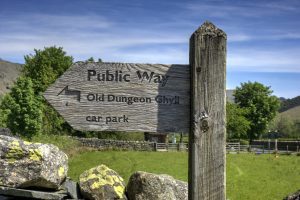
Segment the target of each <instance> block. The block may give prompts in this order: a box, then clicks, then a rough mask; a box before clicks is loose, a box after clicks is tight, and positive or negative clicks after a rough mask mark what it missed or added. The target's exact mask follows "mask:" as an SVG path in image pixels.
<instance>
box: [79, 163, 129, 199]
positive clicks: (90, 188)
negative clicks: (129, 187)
mask: <svg viewBox="0 0 300 200" xmlns="http://www.w3.org/2000/svg"><path fill="white" fill-rule="evenodd" d="M79 186H80V190H81V195H82V196H83V197H84V198H85V199H96V200H116V199H127V198H126V196H125V183H124V180H123V178H122V177H121V176H119V174H118V173H117V172H115V171H114V170H112V169H110V168H108V167H107V166H105V165H99V166H97V167H94V168H92V169H89V170H87V171H85V172H83V173H82V174H81V175H80V177H79Z"/></svg>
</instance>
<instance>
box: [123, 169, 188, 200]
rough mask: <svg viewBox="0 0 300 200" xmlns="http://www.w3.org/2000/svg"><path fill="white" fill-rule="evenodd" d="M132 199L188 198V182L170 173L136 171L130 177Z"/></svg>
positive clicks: (129, 196)
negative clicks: (177, 178)
mask: <svg viewBox="0 0 300 200" xmlns="http://www.w3.org/2000/svg"><path fill="white" fill-rule="evenodd" d="M127 195H128V199H130V200H153V199H155V200H187V199H188V184H187V183H186V182H183V181H179V180H176V179H174V178H173V177H172V176H169V175H164V174H162V175H157V174H152V173H147V172H135V173H134V174H133V175H131V177H130V178H129V182H128V185H127Z"/></svg>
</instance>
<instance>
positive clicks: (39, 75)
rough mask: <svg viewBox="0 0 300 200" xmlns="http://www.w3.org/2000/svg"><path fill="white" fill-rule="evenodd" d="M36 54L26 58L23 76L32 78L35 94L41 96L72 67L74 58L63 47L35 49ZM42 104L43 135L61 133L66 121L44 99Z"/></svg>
mask: <svg viewBox="0 0 300 200" xmlns="http://www.w3.org/2000/svg"><path fill="white" fill-rule="evenodd" d="M34 52H35V54H34V55H26V56H25V65H24V69H23V74H24V75H25V76H26V77H30V78H31V80H32V82H33V88H34V93H35V94H36V95H37V96H39V95H40V94H41V93H42V92H44V91H45V90H46V89H47V88H48V87H49V85H50V84H52V83H53V82H54V81H55V80H56V79H57V78H58V77H59V76H61V75H62V74H63V73H64V72H65V71H66V70H67V69H68V68H69V67H70V66H71V65H72V63H73V58H72V57H71V56H67V55H66V52H64V51H63V48H62V47H55V46H52V47H45V48H44V49H43V50H37V49H34ZM41 102H42V104H43V107H42V108H43V110H42V111H43V123H42V127H43V133H45V134H49V133H57V132H61V131H62V130H63V129H64V124H66V123H65V121H64V119H63V118H62V117H61V116H60V115H59V114H58V113H57V112H56V111H55V110H54V108H52V106H50V105H49V104H48V103H47V102H46V101H45V99H43V98H42V99H41ZM66 126H67V125H66Z"/></svg>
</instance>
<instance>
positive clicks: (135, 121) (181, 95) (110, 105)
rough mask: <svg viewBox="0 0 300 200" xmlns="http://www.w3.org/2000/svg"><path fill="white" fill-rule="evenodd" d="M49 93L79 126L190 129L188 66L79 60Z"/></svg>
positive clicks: (115, 128)
mask: <svg viewBox="0 0 300 200" xmlns="http://www.w3.org/2000/svg"><path fill="white" fill-rule="evenodd" d="M44 97H45V98H46V99H47V100H48V102H49V103H50V104H51V105H52V106H53V107H54V108H55V109H56V110H57V111H58V112H59V113H60V114H61V115H62V116H63V117H64V119H65V120H66V121H67V122H68V123H69V124H70V125H71V126H72V127H73V128H74V129H77V130H89V131H103V130H107V131H143V132H186V133H188V132H189V128H190V127H189V126H190V124H189V121H190V68H189V66H188V65H162V64H129V63H103V62H98V63H97V62H77V63H75V64H74V65H73V66H71V67H70V69H69V70H68V71H66V72H65V73H64V74H63V75H62V76H61V77H60V78H59V79H57V80H56V82H55V83H54V84H53V85H51V86H50V87H49V88H48V89H47V91H46V92H45V93H44Z"/></svg>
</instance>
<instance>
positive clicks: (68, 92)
mask: <svg viewBox="0 0 300 200" xmlns="http://www.w3.org/2000/svg"><path fill="white" fill-rule="evenodd" d="M59 95H71V96H77V101H79V102H80V91H79V90H70V89H69V86H68V85H67V86H66V87H64V89H62V91H60V92H59V93H58V94H57V96H59Z"/></svg>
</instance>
